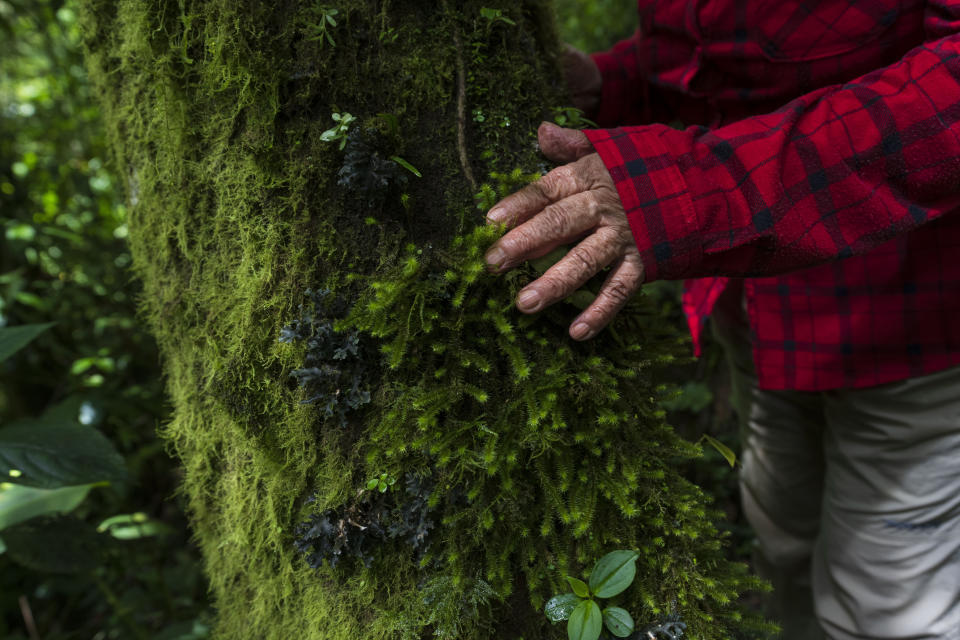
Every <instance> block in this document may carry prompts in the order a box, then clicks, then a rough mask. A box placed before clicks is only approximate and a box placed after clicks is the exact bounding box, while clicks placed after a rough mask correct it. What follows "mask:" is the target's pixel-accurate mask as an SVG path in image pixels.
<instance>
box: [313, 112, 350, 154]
mask: <svg viewBox="0 0 960 640" xmlns="http://www.w3.org/2000/svg"><path fill="white" fill-rule="evenodd" d="M330 117H331V118H333V121H334V122H336V123H337V124H335V125H333V126H332V127H330V128H329V129H327V130H326V131H324V132H323V133H321V134H320V139H321V140H323V141H324V142H333V141H335V140H339V141H340V150H341V151H343V148H344V147H345V146H346V145H347V131H349V130H350V123H351V122H353V121H354V120H356V118H355V117H354V116H352V115H350V114H349V113H336V112H334V113H333V115H331V116H330Z"/></svg>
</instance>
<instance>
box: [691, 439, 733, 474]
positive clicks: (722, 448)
mask: <svg viewBox="0 0 960 640" xmlns="http://www.w3.org/2000/svg"><path fill="white" fill-rule="evenodd" d="M700 439H701V440H706V441H707V443H708V444H709V445H710V446H711V447H713V448H714V449H716V450H717V451H719V452H720V455H722V456H723V457H724V458H726V460H727V463H728V464H729V465H730V466H731V467H732V466H734V465H736V464H737V454H735V453H734V452H733V451H732V450H731V449H730V447H728V446H727V445H725V444H723V443H722V442H720V441H719V440H717V439H716V438H714V437H713V436H710V435H707V434H706V433H705V434H703V435H702V436H700Z"/></svg>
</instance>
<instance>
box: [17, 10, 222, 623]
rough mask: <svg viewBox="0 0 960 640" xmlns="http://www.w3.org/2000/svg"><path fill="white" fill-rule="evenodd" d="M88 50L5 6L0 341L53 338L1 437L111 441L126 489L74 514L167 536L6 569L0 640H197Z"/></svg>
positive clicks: (112, 490)
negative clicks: (34, 331) (78, 566)
mask: <svg viewBox="0 0 960 640" xmlns="http://www.w3.org/2000/svg"><path fill="white" fill-rule="evenodd" d="M79 38H80V34H79V32H78V27H77V24H76V15H75V13H74V12H73V10H72V8H71V6H70V5H69V4H67V3H64V2H58V1H53V0H51V1H43V0H9V1H6V0H5V1H0V327H3V326H18V325H23V324H28V323H39V322H51V321H52V322H55V323H56V324H55V326H54V327H53V328H52V329H51V330H49V331H47V332H46V333H44V334H43V335H41V336H40V337H39V338H38V339H37V340H35V341H34V342H33V343H32V344H30V345H29V346H28V347H27V348H25V349H24V350H22V351H20V352H19V353H18V354H16V355H15V356H14V357H13V358H12V359H10V360H7V361H6V362H3V363H0V427H2V426H5V425H8V424H10V423H11V422H13V421H16V420H23V419H26V418H33V417H36V416H40V415H41V414H44V413H48V414H49V412H50V410H52V409H55V410H57V411H59V412H61V413H62V414H64V415H68V416H69V418H70V420H72V421H74V422H77V421H82V423H83V424H84V425H86V426H87V427H89V428H95V429H98V430H99V431H101V432H102V433H104V434H105V435H107V436H108V437H109V438H110V439H111V441H112V442H113V443H114V446H115V447H116V449H117V450H118V451H119V452H120V453H121V454H122V455H123V457H124V460H125V466H126V468H127V471H128V478H129V480H128V482H127V483H122V484H114V485H112V486H107V487H100V488H95V489H93V490H92V492H90V494H89V495H88V497H87V499H86V500H85V501H83V502H82V503H81V504H80V506H79V507H77V508H76V509H75V510H74V515H75V516H77V517H78V518H80V519H81V520H83V521H85V522H88V523H90V524H91V525H97V524H99V523H101V522H102V521H104V520H105V519H106V518H108V517H112V516H116V515H121V514H130V513H143V514H144V515H145V516H147V517H149V518H150V519H151V521H154V522H157V523H161V524H162V525H164V526H163V527H157V528H156V530H157V531H158V532H159V533H157V534H156V535H151V536H148V537H144V538H140V539H133V540H127V541H120V540H116V539H114V538H110V540H109V544H108V549H107V553H106V555H105V556H104V557H103V559H102V561H101V562H100V564H99V566H97V567H96V568H94V569H93V570H84V571H82V572H79V573H63V574H57V573H38V572H34V571H29V570H26V569H24V568H22V567H21V566H19V565H18V564H16V563H14V562H13V561H12V560H11V559H10V557H9V554H3V555H0V638H4V640H13V639H20V638H29V637H34V636H33V635H32V633H31V631H30V628H29V627H28V625H27V624H25V616H31V615H32V618H33V621H32V625H33V627H34V628H35V631H36V633H37V634H40V637H43V638H46V639H64V640H65V639H68V638H146V637H149V638H155V637H156V638H182V639H183V640H187V639H188V638H199V637H203V636H204V635H205V631H204V629H205V626H206V625H205V623H204V622H203V616H204V611H205V610H206V596H205V584H204V580H203V578H202V575H201V573H200V567H199V562H198V554H197V553H196V551H195V549H194V548H193V547H192V545H191V544H190V543H189V534H188V532H187V530H186V523H185V519H184V518H183V515H182V510H181V508H180V506H179V505H178V501H177V499H176V498H175V497H174V493H175V489H176V486H177V483H178V472H177V470H176V468H175V466H174V464H173V462H172V461H171V459H170V458H169V457H168V455H167V454H166V452H165V450H164V446H163V445H162V444H161V443H160V442H159V440H158V439H157V437H156V429H157V427H158V425H159V424H160V423H161V422H162V421H163V420H164V419H166V415H167V406H166V402H165V400H164V396H163V385H162V380H161V379H160V372H159V367H158V362H157V353H156V346H155V344H154V342H153V340H152V338H151V337H150V336H149V335H148V334H147V333H146V332H145V331H144V329H143V326H142V324H141V322H140V321H139V319H138V318H137V317H136V314H135V311H134V302H135V299H136V297H137V296H138V295H139V287H138V285H137V283H136V282H135V281H134V280H133V278H132V277H131V274H130V272H129V270H128V266H129V264H130V254H129V251H128V249H127V246H126V231H127V229H126V219H125V218H126V208H125V206H124V203H123V201H122V199H121V194H120V192H119V190H118V188H117V183H116V181H115V179H114V178H113V177H112V176H111V174H110V171H109V168H108V167H107V158H106V147H105V140H104V135H103V129H102V125H101V122H100V114H99V109H98V108H97V107H96V106H95V105H94V103H93V97H92V96H91V89H90V85H89V83H88V82H87V76H86V71H85V69H84V67H83V60H82V56H81V53H80V51H79ZM5 486H8V485H2V484H0V499H2V497H3V496H4V495H5V491H6V490H5V489H4V488H3V487H5ZM62 533H63V535H64V536H69V535H70V534H69V533H68V532H67V531H63V532H62ZM134 535H135V534H134ZM0 537H2V534H0ZM103 537H104V538H107V537H108V536H105V535H104V536H103ZM66 539H67V540H68V538H66ZM51 551H52V549H51Z"/></svg>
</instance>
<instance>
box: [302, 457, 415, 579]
mask: <svg viewBox="0 0 960 640" xmlns="http://www.w3.org/2000/svg"><path fill="white" fill-rule="evenodd" d="M433 486H434V485H433V483H432V482H431V480H430V478H421V477H419V476H417V475H415V474H413V473H407V474H406V475H405V476H404V486H403V490H402V491H389V492H383V493H381V492H378V491H374V490H366V491H361V492H359V494H358V496H357V498H356V500H354V501H352V502H350V503H348V504H346V505H344V506H342V507H340V508H337V509H326V510H324V511H323V512H322V513H318V514H313V515H311V516H310V518H309V520H307V521H306V522H303V523H301V524H299V525H298V526H297V527H296V529H295V530H294V535H295V536H296V540H295V541H294V546H295V548H296V549H297V551H299V552H300V553H303V554H305V555H306V561H307V564H308V565H310V566H311V567H312V568H314V569H318V568H320V567H322V566H323V564H324V562H326V563H328V564H329V565H330V566H331V567H336V566H337V565H338V564H339V563H340V561H341V560H342V559H343V558H354V559H356V560H359V561H360V562H362V563H363V565H364V566H365V567H370V566H371V564H372V563H373V560H374V556H375V555H376V553H377V550H378V549H379V548H380V547H381V546H382V545H383V544H384V543H387V542H389V541H398V542H400V543H402V544H403V545H405V546H406V548H408V549H409V551H410V552H411V555H412V557H413V558H414V560H415V561H416V562H418V563H419V562H420V561H421V560H422V559H423V557H424V555H425V554H426V553H427V551H428V549H429V548H430V539H429V534H430V530H431V529H433V527H434V521H433V519H432V517H431V516H432V511H433V509H432V508H431V507H430V495H431V493H432V492H433ZM314 500H315V497H311V499H310V500H309V502H312V501H314Z"/></svg>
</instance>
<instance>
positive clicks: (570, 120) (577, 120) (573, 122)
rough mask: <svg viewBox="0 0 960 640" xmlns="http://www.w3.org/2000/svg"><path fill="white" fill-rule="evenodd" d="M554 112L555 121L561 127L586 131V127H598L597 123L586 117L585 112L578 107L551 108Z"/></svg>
mask: <svg viewBox="0 0 960 640" xmlns="http://www.w3.org/2000/svg"><path fill="white" fill-rule="evenodd" d="M550 110H551V111H553V121H554V122H556V123H557V124H558V125H560V126H561V127H570V128H572V129H585V128H586V127H593V128H596V127H597V123H596V122H594V121H593V120H590V119H589V118H586V117H584V115H583V111H581V110H580V109H577V108H576V107H551V108H550Z"/></svg>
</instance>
